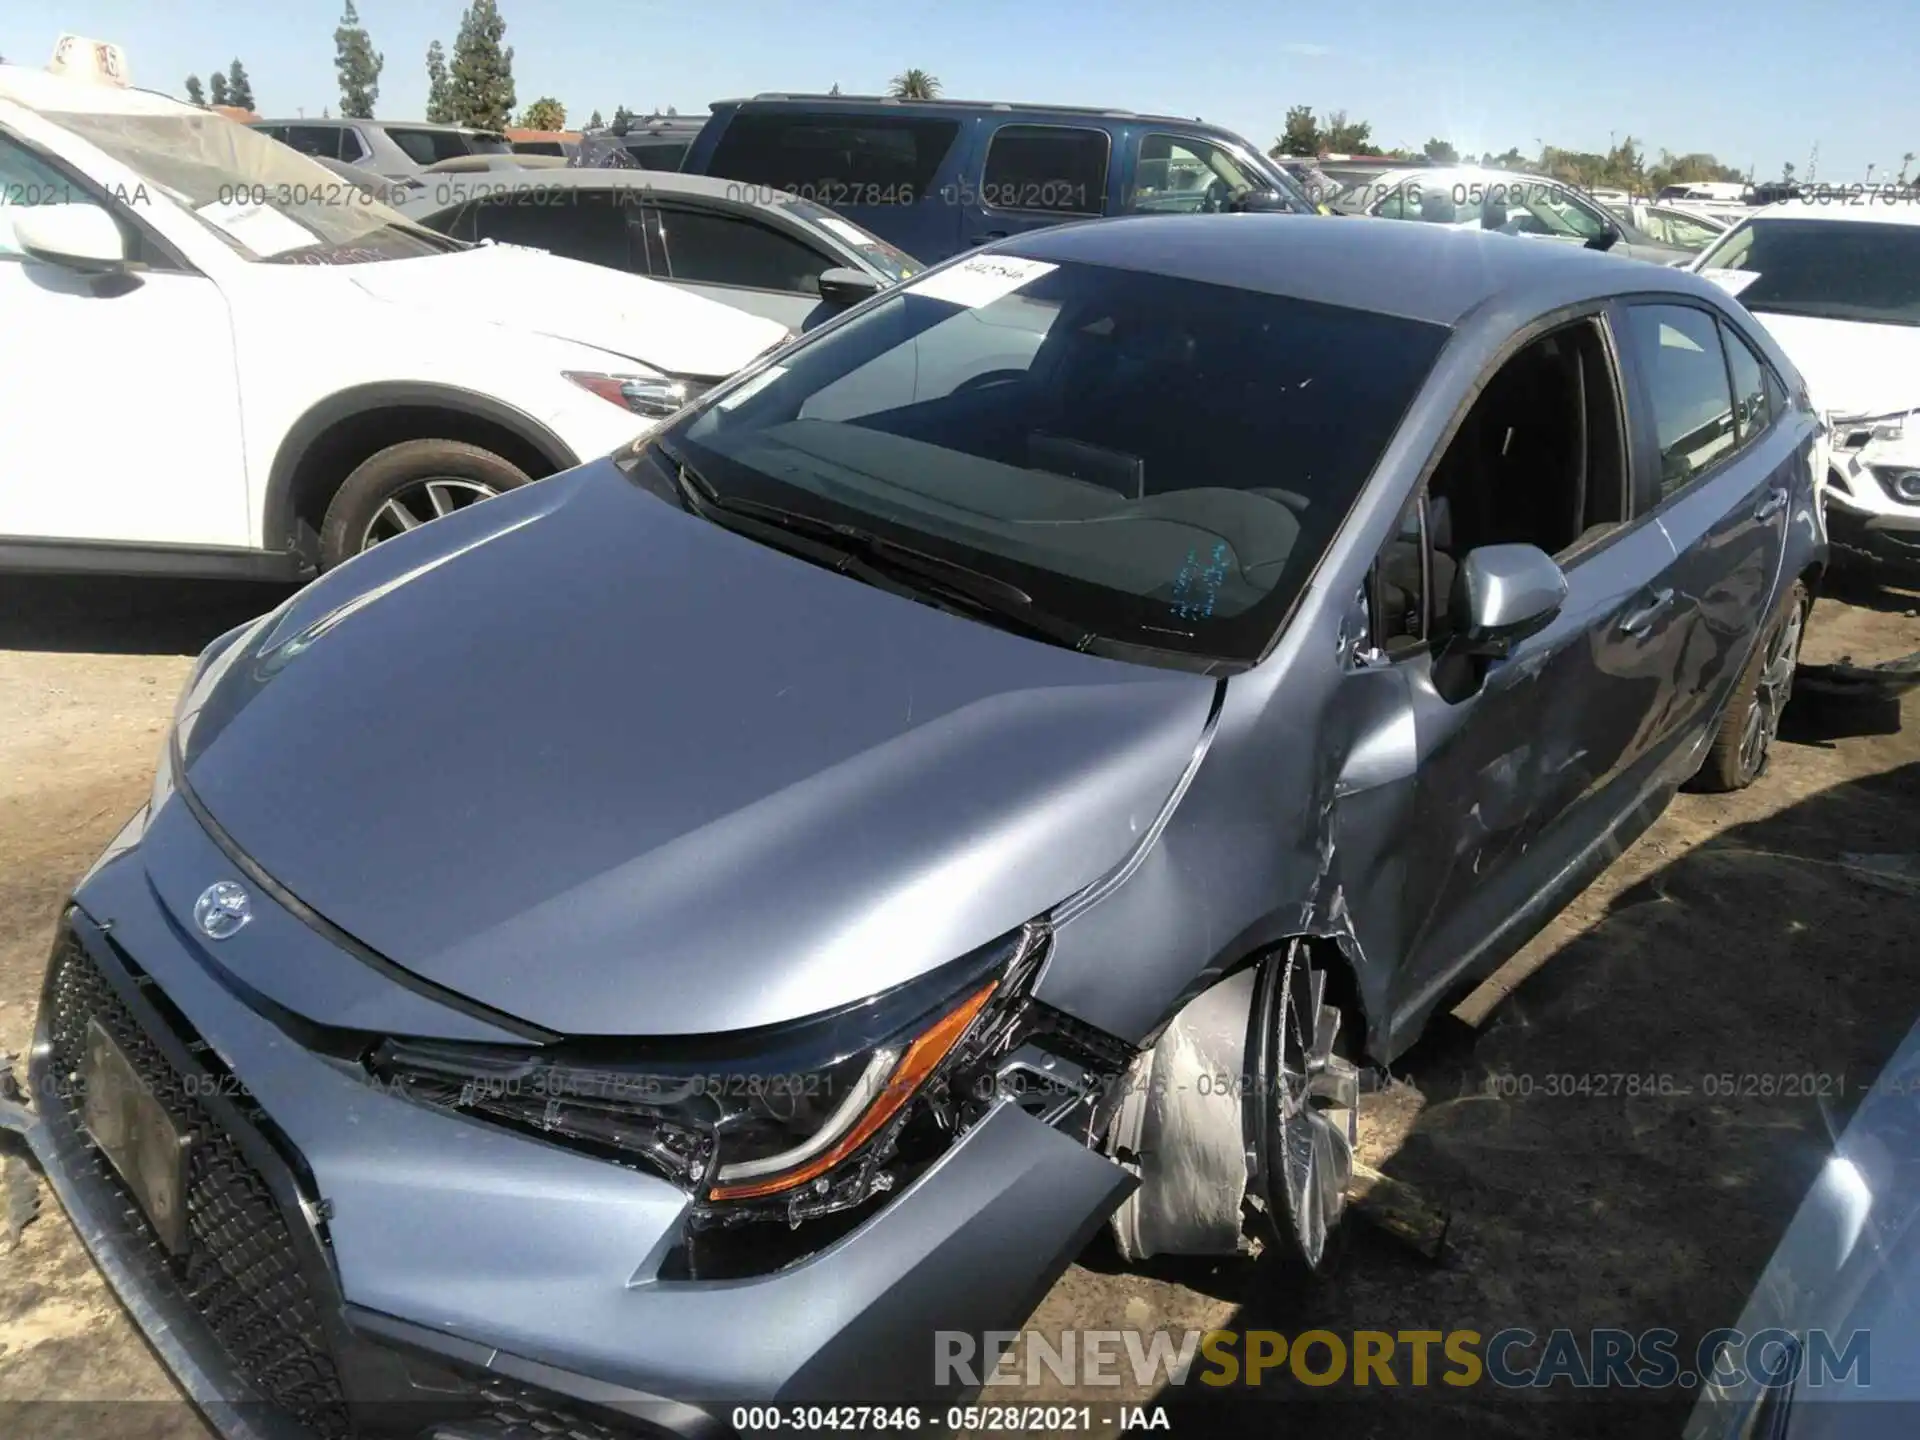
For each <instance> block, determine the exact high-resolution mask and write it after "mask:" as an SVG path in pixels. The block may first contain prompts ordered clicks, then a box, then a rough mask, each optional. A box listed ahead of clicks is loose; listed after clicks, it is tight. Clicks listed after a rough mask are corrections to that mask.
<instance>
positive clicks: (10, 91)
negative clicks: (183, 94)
mask: <svg viewBox="0 0 1920 1440" xmlns="http://www.w3.org/2000/svg"><path fill="white" fill-rule="evenodd" d="M0 100H11V101H13V102H14V103H15V104H16V105H22V106H24V107H26V108H27V109H29V110H36V111H40V112H42V113H44V114H48V115H60V114H67V115H204V114H206V113H207V111H205V110H203V109H202V108H201V107H199V106H198V105H189V104H187V103H186V102H185V101H184V100H176V99H174V98H173V96H171V95H162V94H161V93H160V92H159V91H158V90H135V89H132V88H129V87H123V86H119V85H104V84H102V83H100V82H99V81H97V80H81V79H76V78H74V77H73V76H70V75H55V74H54V73H53V72H51V71H49V70H39V69H35V68H34V67H33V66H31V65H0Z"/></svg>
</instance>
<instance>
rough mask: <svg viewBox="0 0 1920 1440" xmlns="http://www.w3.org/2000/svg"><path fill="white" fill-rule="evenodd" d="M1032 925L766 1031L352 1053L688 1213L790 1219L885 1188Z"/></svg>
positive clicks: (997, 1028)
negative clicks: (585, 1155) (653, 1178)
mask: <svg viewBox="0 0 1920 1440" xmlns="http://www.w3.org/2000/svg"><path fill="white" fill-rule="evenodd" d="M1045 934H1046V932H1045V931H1044V930H1043V929H1041V928H1040V927H1038V926H1023V927H1022V928H1021V929H1019V930H1018V931H1015V932H1014V933H1012V934H1011V935H1008V936H1005V937H1003V938H1002V939H1000V940H998V941H996V942H994V943H993V944H992V945H988V946H985V947H983V948H982V949H980V950H977V951H975V952H973V953H972V954H971V955H967V956H964V957H962V958H961V959H960V960H957V961H954V962H953V963H952V964H950V965H947V966H944V967H942V968H941V969H939V970H936V971H933V972H931V973H929V974H928V975H925V976H922V977H920V978H919V979H917V980H914V981H910V982H908V983H907V984H905V985H902V986H899V987H897V988H895V989H893V990H890V991H887V992H886V993H884V994H881V995H879V996H876V997H874V998H873V999H871V1000H867V1001H863V1002H861V1003H860V1004H858V1005H854V1006H850V1007H848V1008H846V1009H844V1010H841V1011H836V1012H833V1013H831V1014H827V1015H823V1016H818V1017H815V1018H813V1019H809V1020H805V1021H800V1022H796V1023H794V1024H792V1025H784V1026H776V1027H773V1028H771V1029H768V1030H762V1031H754V1032H746V1033H738V1034H732V1035H720V1036H704V1037H698V1038H684V1039H683V1038H679V1037H672V1038H664V1039H649V1040H623V1039H614V1038H604V1039H593V1040H565V1041H560V1042H558V1043H556V1044H554V1045H551V1046H545V1047H509V1046H475V1045H463V1044H452V1043H443V1042H437V1041H421V1040H389V1041H386V1042H384V1043H382V1044H381V1045H379V1046H378V1047H377V1048H376V1049H375V1050H374V1051H373V1052H372V1053H371V1054H370V1055H368V1056H367V1057H366V1062H365V1063H366V1068H367V1070H368V1071H369V1072H370V1074H371V1075H372V1076H373V1078H374V1079H375V1081H376V1082H378V1083H381V1084H383V1085H386V1086H389V1087H391V1088H392V1089H394V1090H395V1091H397V1092H398V1093H400V1094H402V1095H404V1096H406V1097H407V1098H409V1099H413V1100H417V1101H420V1102H423V1103H426V1104H429V1105H434V1106H437V1107H440V1108H444V1109H448V1110H453V1111H457V1112H460V1113H463V1114H468V1115H471V1116H473V1117H475V1118H477V1119H484V1120H488V1121H492V1122H495V1123H499V1124H504V1125H508V1126H511V1127H513V1128H515V1129H520V1130H525V1131H529V1132H532V1133H534V1134H537V1135H539V1136H540V1137H542V1138H545V1139H548V1140H551V1141H554V1142H556V1143H559V1144H563V1145H570V1146H573V1147H575V1148H579V1149H583V1150H586V1151H588V1152H589V1153H593V1154H597V1155H600V1156H602V1157H604V1158H606V1159H610V1160H615V1161H618V1162H621V1163H626V1164H634V1165H639V1166H644V1167H645V1168H647V1169H650V1170H652V1171H654V1172H655V1173H657V1174H660V1175H662V1176H664V1177H665V1178H667V1179H670V1180H672V1181H674V1182H675V1183H676V1184H678V1185H680V1186H682V1187H683V1188H684V1189H686V1190H688V1191H689V1192H690V1193H691V1194H692V1195H693V1197H694V1198H695V1201H696V1204H697V1208H698V1209H699V1210H700V1211H702V1212H703V1213H707V1214H717V1213H721V1212H725V1213H727V1214H728V1215H730V1216H738V1217H740V1218H754V1217H755V1216H758V1217H760V1218H776V1219H782V1220H785V1221H787V1222H788V1223H789V1224H795V1225H797V1224H798V1223H800V1221H802V1220H805V1219H808V1218H811V1217H814V1216H818V1215H825V1214H830V1213H832V1212H835V1211H839V1210H846V1209H849V1208H852V1207H854V1206H857V1205H860V1204H862V1203H863V1202H865V1201H866V1200H867V1199H869V1198H870V1197H871V1196H873V1195H875V1194H878V1193H880V1192H882V1191H885V1190H890V1189H892V1188H893V1187H894V1185H895V1183H896V1182H897V1180H898V1179H899V1178H901V1177H900V1176H899V1175H898V1174H896V1173H895V1168H894V1167H893V1162H894V1161H895V1160H897V1159H898V1158H899V1154H898V1141H899V1139H900V1136H901V1132H902V1129H903V1127H904V1126H905V1125H906V1124H907V1122H908V1121H909V1120H910V1119H911V1118H913V1116H914V1114H915V1113H916V1112H918V1111H921V1110H924V1109H926V1108H927V1107H929V1106H930V1107H932V1108H933V1109H935V1110H937V1109H939V1107H940V1106H941V1105H942V1104H944V1103H946V1102H947V1101H948V1100H949V1099H950V1096H949V1094H948V1089H949V1085H948V1082H949V1081H950V1080H951V1079H952V1078H953V1076H954V1074H955V1072H956V1070H957V1069H959V1068H962V1067H964V1066H965V1065H966V1064H967V1063H968V1061H969V1060H971V1059H973V1058H976V1057H977V1056H978V1054H979V1051H980V1045H981V1044H982V1043H985V1042H986V1041H987V1040H988V1039H989V1038H990V1037H995V1036H1002V1035H1003V1034H1004V1032H1005V1030H1006V1028H1007V1026H1006V1022H1008V1021H1009V1020H1010V1018H1011V1017H1012V1016H1013V1015H1015V1014H1016V1013H1017V1012H1018V1011H1019V1009H1020V1007H1021V1006H1022V1004H1023V1003H1024V999H1025V990H1026V985H1027V982H1028V981H1029V980H1030V979H1031V977H1032V975H1033V974H1034V973H1035V972H1036V970H1037V969H1038V964H1039V961H1040V959H1041V958H1042V956H1043V953H1044V949H1045ZM946 1123H947V1124H948V1125H949V1126H951V1124H952V1120H951V1117H950V1116H949V1117H948V1119H947V1121H946Z"/></svg>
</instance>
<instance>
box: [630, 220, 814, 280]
mask: <svg viewBox="0 0 1920 1440" xmlns="http://www.w3.org/2000/svg"><path fill="white" fill-rule="evenodd" d="M657 217H658V218H657V219H656V221H655V225H654V231H653V242H654V243H655V244H656V245H658V246H659V247H660V251H659V253H660V256H661V257H662V258H663V259H664V261H665V266H664V275H665V277H666V278H671V279H674V280H688V281H694V282H697V283H702V284H707V285H739V286H744V287H746V288H747V289H751V290H776V291H779V292H780V293H782V294H786V295H818V294H819V293H820V272H821V271H822V270H827V269H831V268H832V266H833V265H834V263H835V262H834V261H833V260H832V259H830V258H829V257H828V256H826V255H823V254H821V253H820V252H818V251H816V250H814V249H812V248H811V247H810V246H807V245H803V244H801V243H800V242H799V241H798V240H794V239H791V238H789V237H788V236H785V235H782V234H780V233H779V232H777V231H775V230H773V229H771V228H770V227H768V226H765V225H762V224H760V223H759V222H757V221H754V220H748V219H745V218H743V217H739V216H734V215H723V214H717V213H715V212H713V211H707V210H684V209H679V208H676V207H673V206H666V205H662V206H660V207H659V209H658V211H657ZM655 271H656V273H661V272H662V267H661V266H660V265H659V264H658V263H656V265H655Z"/></svg>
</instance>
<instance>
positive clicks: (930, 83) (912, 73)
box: [887, 70, 940, 100]
mask: <svg viewBox="0 0 1920 1440" xmlns="http://www.w3.org/2000/svg"><path fill="white" fill-rule="evenodd" d="M887 93H888V94H889V95H891V96H893V97H894V98H895V99H897V100H932V99H935V98H936V97H938V95H939V94H940V77H939V76H937V75H929V74H928V73H927V72H926V71H924V70H902V71H901V72H900V73H899V74H898V75H896V76H894V77H893V79H892V80H890V81H888V82H887Z"/></svg>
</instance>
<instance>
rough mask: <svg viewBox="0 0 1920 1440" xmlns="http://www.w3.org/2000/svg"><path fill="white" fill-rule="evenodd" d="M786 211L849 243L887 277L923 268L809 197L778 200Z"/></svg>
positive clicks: (901, 251) (905, 275)
mask: <svg viewBox="0 0 1920 1440" xmlns="http://www.w3.org/2000/svg"><path fill="white" fill-rule="evenodd" d="M780 203H781V204H782V205H783V206H785V208H786V209H787V211H788V212H789V213H790V214H793V215H797V216H799V217H800V218H801V219H802V220H805V221H807V222H808V223H809V224H812V225H817V226H819V227H820V228H821V229H823V230H825V231H826V232H827V233H828V234H830V235H834V236H837V237H838V238H839V239H840V240H841V241H842V242H844V243H845V244H848V245H851V246H853V248H854V249H856V250H858V251H859V252H860V253H861V254H862V255H863V256H865V257H866V261H867V263H868V264H869V265H871V266H873V267H874V268H875V269H876V270H878V271H880V272H881V273H882V274H884V275H885V276H886V277H887V278H888V279H889V280H904V279H906V278H907V277H908V276H909V275H918V274H919V273H920V272H921V271H922V270H923V269H925V268H926V267H925V266H923V265H922V264H921V263H920V262H919V261H918V260H915V259H914V258H913V256H911V255H909V254H907V252H906V251H904V250H902V249H901V248H900V247H899V246H897V245H889V244H888V243H887V242H886V241H884V240H882V239H881V238H880V237H879V236H878V235H874V234H871V233H870V232H868V231H866V230H862V229H861V228H860V227H859V226H858V225H856V224H854V223H853V222H852V221H851V220H849V219H847V218H846V217H845V216H844V215H836V214H834V212H833V211H831V210H829V209H827V207H826V206H824V205H816V204H814V203H813V201H811V200H802V199H800V198H798V197H797V196H796V197H795V198H793V199H790V200H782V201H781V202H780Z"/></svg>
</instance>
